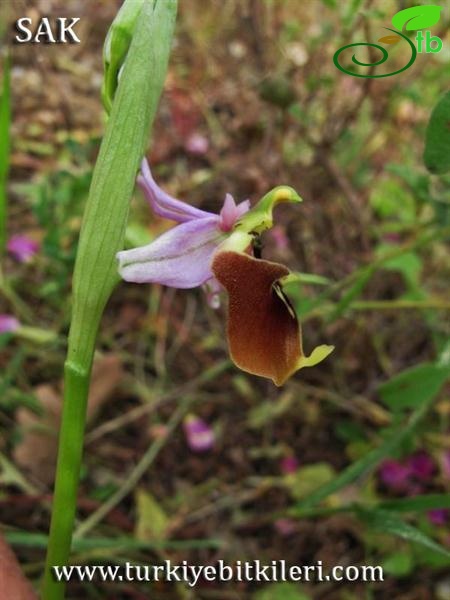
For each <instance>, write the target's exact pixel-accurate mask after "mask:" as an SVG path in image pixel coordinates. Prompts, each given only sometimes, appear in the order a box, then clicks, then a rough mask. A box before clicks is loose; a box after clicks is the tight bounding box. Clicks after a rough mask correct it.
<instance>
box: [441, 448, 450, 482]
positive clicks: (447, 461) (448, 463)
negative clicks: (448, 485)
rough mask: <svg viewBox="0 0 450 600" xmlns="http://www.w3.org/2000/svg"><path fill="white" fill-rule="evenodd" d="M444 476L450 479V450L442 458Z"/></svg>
mask: <svg viewBox="0 0 450 600" xmlns="http://www.w3.org/2000/svg"><path fill="white" fill-rule="evenodd" d="M441 469H442V474H443V475H444V477H445V478H446V479H450V450H446V451H445V452H444V453H443V454H442V457H441Z"/></svg>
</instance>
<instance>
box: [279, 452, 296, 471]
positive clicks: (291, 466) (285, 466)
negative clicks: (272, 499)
mask: <svg viewBox="0 0 450 600" xmlns="http://www.w3.org/2000/svg"><path fill="white" fill-rule="evenodd" d="M280 469H281V472H282V473H283V475H290V474H291V473H295V472H296V471H297V469H298V460H297V459H296V457H295V456H294V455H293V454H289V455H288V456H284V457H283V458H282V459H281V463H280Z"/></svg>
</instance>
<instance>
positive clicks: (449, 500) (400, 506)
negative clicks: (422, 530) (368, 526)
mask: <svg viewBox="0 0 450 600" xmlns="http://www.w3.org/2000/svg"><path fill="white" fill-rule="evenodd" d="M378 506H379V507H380V508H382V509H386V510H389V511H395V512H418V511H428V510H434V509H436V508H450V495H449V494H421V495H419V496H413V497H411V498H395V500H385V501H384V502H380V504H379V505H378Z"/></svg>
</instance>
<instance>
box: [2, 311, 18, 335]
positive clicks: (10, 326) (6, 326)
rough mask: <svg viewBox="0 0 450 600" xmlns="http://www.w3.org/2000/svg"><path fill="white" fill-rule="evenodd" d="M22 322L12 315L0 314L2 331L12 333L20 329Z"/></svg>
mask: <svg viewBox="0 0 450 600" xmlns="http://www.w3.org/2000/svg"><path fill="white" fill-rule="evenodd" d="M19 327H20V323H19V321H18V320H17V319H16V317H13V316H12V315H6V314H2V315H0V333H10V332H12V331H16V329H19Z"/></svg>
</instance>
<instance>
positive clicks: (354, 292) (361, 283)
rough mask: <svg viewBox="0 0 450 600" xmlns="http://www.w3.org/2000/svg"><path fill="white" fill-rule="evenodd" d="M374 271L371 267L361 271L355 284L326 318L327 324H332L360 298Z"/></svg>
mask: <svg viewBox="0 0 450 600" xmlns="http://www.w3.org/2000/svg"><path fill="white" fill-rule="evenodd" d="M373 272H374V269H373V268H372V267H368V268H367V269H365V270H363V271H362V272H361V274H360V275H359V277H358V279H357V280H356V281H355V283H354V284H353V285H352V286H351V287H350V289H349V290H348V291H347V292H345V294H343V296H342V298H341V299H340V300H339V302H338V303H337V305H336V308H335V309H334V310H333V311H332V313H331V314H330V316H329V317H328V321H329V322H333V321H335V320H336V319H338V318H339V317H340V316H341V315H342V314H343V313H344V312H345V311H346V310H347V308H348V307H349V306H350V304H351V303H352V302H353V300H355V299H356V298H358V296H360V295H361V294H362V292H363V290H364V288H365V287H366V285H367V284H368V283H369V281H370V278H371V277H372V275H373Z"/></svg>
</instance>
